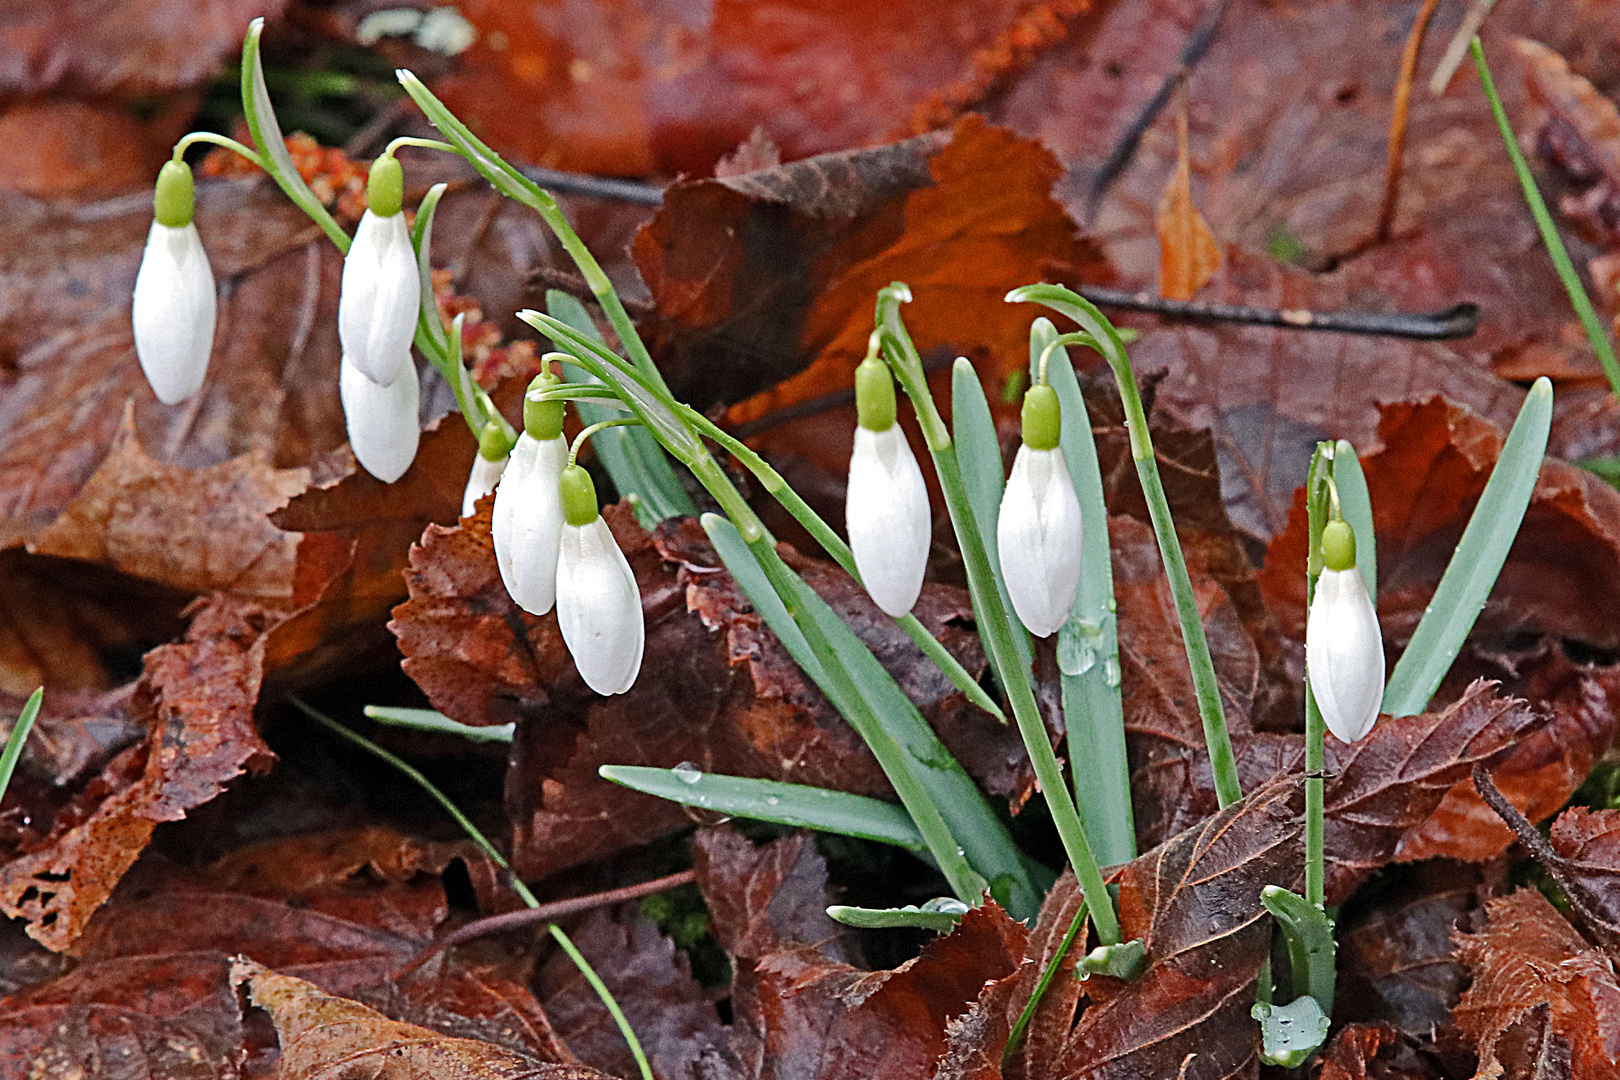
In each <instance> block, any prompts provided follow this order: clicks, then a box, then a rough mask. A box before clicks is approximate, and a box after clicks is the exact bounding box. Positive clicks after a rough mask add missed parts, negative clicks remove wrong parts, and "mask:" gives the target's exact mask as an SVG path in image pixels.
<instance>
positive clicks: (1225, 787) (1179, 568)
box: [1007, 285, 1243, 807]
mask: <svg viewBox="0 0 1620 1080" xmlns="http://www.w3.org/2000/svg"><path fill="white" fill-rule="evenodd" d="M1007 301H1008V302H1009V303H1020V302H1023V301H1034V302H1036V303H1040V304H1045V305H1046V306H1047V307H1050V308H1052V309H1053V310H1054V311H1058V312H1061V313H1062V314H1064V315H1066V316H1068V317H1069V318H1071V319H1073V320H1074V321H1075V322H1077V323H1079V324H1080V325H1081V327H1083V328H1084V329H1085V330H1086V332H1087V333H1089V334H1091V336H1092V337H1093V338H1095V339H1096V341H1097V344H1098V346H1100V347H1101V348H1100V351H1101V352H1102V355H1103V359H1104V360H1106V361H1108V367H1109V369H1110V370H1111V371H1112V372H1113V373H1114V381H1115V382H1117V383H1118V384H1119V397H1120V401H1121V403H1122V404H1123V405H1124V407H1125V427H1126V430H1127V431H1128V432H1129V434H1130V440H1131V458H1132V460H1133V461H1134V462H1135V464H1136V474H1137V478H1138V479H1139V480H1140V481H1141V483H1142V494H1143V496H1144V498H1145V499H1146V500H1147V507H1148V517H1149V518H1151V519H1152V522H1153V534H1154V536H1155V537H1156V538H1157V539H1158V541H1159V556H1160V558H1162V559H1163V560H1164V570H1165V576H1166V577H1167V578H1168V580H1169V582H1170V594H1171V596H1173V597H1174V598H1175V602H1176V619H1177V621H1178V622H1180V624H1181V639H1182V644H1183V645H1184V646H1185V648H1186V650H1187V666H1188V668H1189V669H1190V670H1191V673H1192V683H1193V692H1194V694H1195V696H1196V697H1197V700H1198V716H1199V719H1200V721H1201V722H1202V723H1203V727H1204V745H1205V746H1206V747H1207V748H1208V751H1209V762H1210V768H1211V771H1212V772H1213V773H1214V776H1215V796H1216V799H1217V800H1218V801H1219V803H1220V805H1221V806H1223V807H1225V806H1230V805H1231V804H1232V803H1234V802H1237V801H1238V800H1239V799H1241V798H1242V797H1243V788H1242V785H1241V784H1240V783H1239V781H1238V771H1237V758H1236V757H1235V756H1234V755H1233V753H1232V738H1231V736H1230V735H1229V734H1228V733H1227V730H1226V714H1225V710H1224V709H1223V707H1222V705H1221V687H1220V683H1219V681H1217V679H1216V678H1215V663H1214V661H1213V660H1212V659H1211V658H1210V655H1209V641H1208V639H1207V638H1206V637H1205V636H1204V624H1203V621H1202V619H1201V618H1200V617H1199V613H1198V598H1197V596H1195V595H1194V593H1193V587H1192V579H1191V578H1190V577H1189V576H1188V574H1187V560H1186V558H1185V556H1183V555H1182V552H1181V541H1180V540H1178V539H1177V538H1176V523H1175V521H1174V520H1173V519H1172V518H1171V516H1170V501H1169V499H1167V498H1166V497H1165V494H1164V484H1163V483H1162V482H1161V481H1160V479H1159V465H1158V461H1157V460H1156V459H1155V457H1154V454H1153V439H1152V437H1151V436H1150V435H1149V434H1148V422H1147V411H1146V410H1145V409H1143V407H1142V395H1141V393H1140V392H1139V391H1138V390H1137V386H1136V374H1135V372H1133V371H1132V370H1131V360H1130V356H1129V355H1127V354H1126V352H1125V343H1124V342H1123V341H1122V340H1120V336H1119V331H1118V330H1115V329H1114V325H1113V324H1112V323H1110V322H1109V321H1108V319H1107V318H1105V317H1104V316H1103V313H1102V312H1100V311H1098V310H1097V307H1096V305H1094V304H1092V303H1091V301H1089V300H1087V299H1085V298H1084V297H1082V296H1080V295H1079V294H1077V293H1075V292H1073V291H1072V290H1070V289H1065V288H1063V287H1062V286H1060V285H1026V286H1024V287H1023V288H1021V289H1014V290H1013V291H1012V292H1010V293H1008V294H1007Z"/></svg>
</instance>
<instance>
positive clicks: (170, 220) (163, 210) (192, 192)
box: [152, 161, 197, 229]
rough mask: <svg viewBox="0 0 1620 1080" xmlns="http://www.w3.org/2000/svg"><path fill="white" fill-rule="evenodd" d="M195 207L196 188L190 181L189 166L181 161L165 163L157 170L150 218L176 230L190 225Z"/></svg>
mask: <svg viewBox="0 0 1620 1080" xmlns="http://www.w3.org/2000/svg"><path fill="white" fill-rule="evenodd" d="M196 205H197V186H196V184H195V183H193V181H192V179H191V166H189V165H187V164H186V163H185V162H183V161H166V162H164V163H163V168H162V169H160V170H158V178H157V191H156V192H155V193H154V194H153V195H152V216H153V217H155V218H157V222H158V224H159V225H167V226H168V227H169V228H171V229H178V228H181V227H182V226H185V225H190V224H191V212H192V210H193V208H195V207H196Z"/></svg>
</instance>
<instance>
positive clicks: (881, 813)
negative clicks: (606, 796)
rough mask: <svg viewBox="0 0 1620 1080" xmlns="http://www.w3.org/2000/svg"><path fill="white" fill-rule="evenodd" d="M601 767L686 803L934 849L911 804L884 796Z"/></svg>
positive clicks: (609, 776) (605, 774) (605, 773)
mask: <svg viewBox="0 0 1620 1080" xmlns="http://www.w3.org/2000/svg"><path fill="white" fill-rule="evenodd" d="M597 772H598V773H600V774H601V776H602V778H603V779H604V780H611V781H613V782H614V783H615V784H623V785H624V786H625V787H627V788H631V789H633V790H635V791H641V792H645V793H646V794H648V795H657V796H658V797H659V798H661V799H668V800H670V801H671V802H678V803H680V804H681V805H682V806H695V807H698V808H699V809H702V810H713V811H714V812H715V813H719V814H730V815H731V816H732V817H745V818H752V819H754V820H756V821H771V822H775V823H776V824H778V825H787V826H790V827H792V828H796V829H814V830H816V831H817V832H829V833H837V834H838V835H840V836H853V837H857V838H859V839H861V840H875V841H877V842H878V843H880V844H893V845H895V846H896V847H903V848H905V849H906V850H908V851H916V852H926V851H927V850H928V845H927V844H925V843H924V842H923V838H922V834H921V833H919V832H918V831H917V826H916V825H914V824H912V821H911V817H910V815H908V814H907V813H906V811H905V808H904V807H901V806H897V805H895V804H894V803H890V802H884V801H883V800H882V799H870V798H867V797H866V796H865V795H851V794H849V793H847V792H843V791H831V790H828V789H827V788H818V787H810V786H808V785H806V784H784V783H780V782H779V781H776V780H750V779H748V778H746V777H741V776H719V775H716V774H715V773H705V772H700V771H698V770H697V769H686V768H677V769H655V768H650V767H647V766H644V765H603V766H602V767H601V768H600V769H598V770H597Z"/></svg>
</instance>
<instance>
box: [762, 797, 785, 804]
mask: <svg viewBox="0 0 1620 1080" xmlns="http://www.w3.org/2000/svg"><path fill="white" fill-rule="evenodd" d="M781 801H782V800H781V798H780V797H779V796H776V795H767V796H765V805H766V806H775V805H776V804H777V803H779V802H781Z"/></svg>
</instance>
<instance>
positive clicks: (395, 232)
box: [338, 153, 422, 384]
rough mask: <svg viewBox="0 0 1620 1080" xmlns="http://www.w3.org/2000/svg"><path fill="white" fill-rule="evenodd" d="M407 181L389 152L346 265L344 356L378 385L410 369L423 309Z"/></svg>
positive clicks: (378, 167)
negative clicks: (406, 199)
mask: <svg viewBox="0 0 1620 1080" xmlns="http://www.w3.org/2000/svg"><path fill="white" fill-rule="evenodd" d="M404 195H405V178H404V170H403V169H401V168H400V164H399V161H398V160H397V159H396V158H395V157H394V156H393V155H392V154H389V153H385V154H383V156H381V157H379V158H378V159H377V160H376V161H374V162H372V164H371V175H370V177H369V179H368V180H367V181H366V202H367V208H366V212H365V214H364V216H362V217H361V218H360V225H359V227H358V228H357V229H356V230H355V234H354V241H353V243H351V244H350V245H349V253H348V255H347V256H346V257H345V258H344V260H343V287H342V292H341V294H340V295H339V297H338V338H339V340H340V341H341V342H342V344H343V355H344V357H345V358H346V359H347V360H348V361H349V362H350V363H351V364H353V365H354V366H355V367H356V368H358V369H359V370H360V371H361V372H362V373H364V374H365V375H366V376H367V377H368V378H370V379H371V380H372V381H373V382H376V383H381V384H388V383H392V382H393V381H394V380H395V379H396V378H397V377H398V376H399V375H400V374H402V373H403V369H404V367H405V366H408V365H409V364H410V359H411V339H412V338H413V337H415V335H416V316H417V312H418V311H419V310H420V308H421V302H422V285H421V278H420V276H419V274H418V271H417V265H416V249H415V248H414V247H412V246H411V233H410V229H409V228H407V227H406V224H405V211H404Z"/></svg>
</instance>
